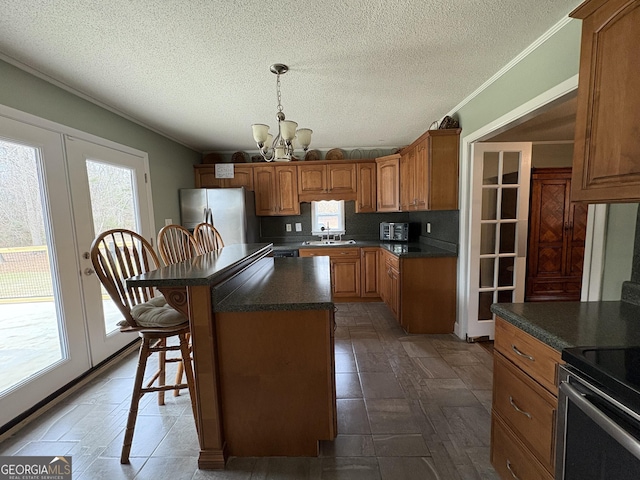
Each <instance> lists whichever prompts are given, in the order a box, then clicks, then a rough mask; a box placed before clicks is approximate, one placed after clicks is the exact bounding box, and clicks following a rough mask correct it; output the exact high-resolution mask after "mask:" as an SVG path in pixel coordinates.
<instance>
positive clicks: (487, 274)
mask: <svg viewBox="0 0 640 480" xmlns="http://www.w3.org/2000/svg"><path fill="white" fill-rule="evenodd" d="M472 158H473V167H472V171H473V175H472V185H471V217H470V218H471V229H470V231H471V235H470V236H471V250H470V255H469V268H470V271H469V292H468V293H469V297H468V315H469V316H468V324H467V337H468V338H478V337H486V336H488V337H489V338H493V335H494V326H495V315H494V314H493V313H492V312H491V310H490V306H491V304H492V303H497V302H506V303H511V302H522V301H524V289H525V280H526V255H527V231H528V217H529V190H530V179H531V143H475V144H473V155H472Z"/></svg>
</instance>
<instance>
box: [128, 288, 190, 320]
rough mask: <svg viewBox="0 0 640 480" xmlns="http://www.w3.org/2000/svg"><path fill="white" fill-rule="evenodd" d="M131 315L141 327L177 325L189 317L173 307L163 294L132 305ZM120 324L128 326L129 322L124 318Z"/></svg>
mask: <svg viewBox="0 0 640 480" xmlns="http://www.w3.org/2000/svg"><path fill="white" fill-rule="evenodd" d="M131 316H132V317H133V319H134V320H135V321H136V323H137V324H138V325H139V326H140V327H147V328H149V327H151V328H153V327H175V326H177V325H182V324H183V323H186V322H188V320H187V318H185V316H184V315H182V314H181V313H180V312H178V311H177V310H175V309H174V308H173V307H171V305H169V304H168V303H167V300H166V299H165V298H164V297H163V296H162V295H158V296H156V297H153V298H152V299H151V300H149V301H148V302H144V303H140V304H138V305H134V306H133V307H131ZM118 325H120V326H122V327H126V326H127V325H128V323H127V322H126V321H125V320H123V321H121V322H119V323H118Z"/></svg>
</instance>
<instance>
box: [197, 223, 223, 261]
mask: <svg viewBox="0 0 640 480" xmlns="http://www.w3.org/2000/svg"><path fill="white" fill-rule="evenodd" d="M193 237H194V238H195V239H196V243H197V244H198V246H199V247H200V251H201V252H202V253H207V252H212V251H214V250H219V249H221V248H222V247H224V242H223V241H222V237H221V236H220V233H219V232H218V230H216V228H215V227H214V226H213V225H211V224H210V223H204V222H203V223H199V224H198V225H196V228H195V230H194V231H193Z"/></svg>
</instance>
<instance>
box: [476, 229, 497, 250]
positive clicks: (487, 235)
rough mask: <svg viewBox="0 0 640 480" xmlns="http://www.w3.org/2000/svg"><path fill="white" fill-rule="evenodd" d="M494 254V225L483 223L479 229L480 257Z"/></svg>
mask: <svg viewBox="0 0 640 480" xmlns="http://www.w3.org/2000/svg"><path fill="white" fill-rule="evenodd" d="M489 253H496V224H495V223H483V224H482V226H481V227H480V255H486V254H489Z"/></svg>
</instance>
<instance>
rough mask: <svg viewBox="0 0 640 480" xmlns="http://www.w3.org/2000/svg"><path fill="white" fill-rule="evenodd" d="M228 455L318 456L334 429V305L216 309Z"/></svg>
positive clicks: (223, 422)
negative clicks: (326, 307)
mask: <svg viewBox="0 0 640 480" xmlns="http://www.w3.org/2000/svg"><path fill="white" fill-rule="evenodd" d="M215 323H216V332H217V337H218V367H219V369H218V373H219V379H220V395H221V402H220V403H221V406H222V408H221V414H222V424H223V426H224V427H223V428H224V437H225V440H226V445H227V448H228V453H229V455H231V456H317V455H318V441H319V440H332V439H334V438H335V436H336V431H337V427H336V422H337V416H336V402H335V398H336V395H335V375H334V357H333V325H334V319H333V312H332V311H328V310H303V311H262V312H232V313H224V312H223V313H216V315H215Z"/></svg>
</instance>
